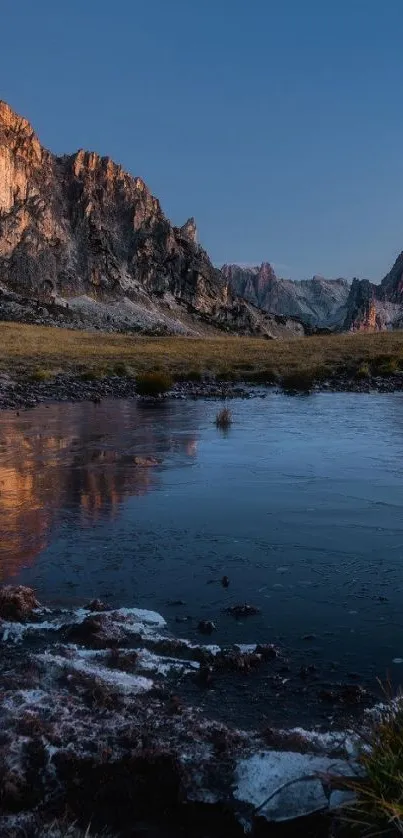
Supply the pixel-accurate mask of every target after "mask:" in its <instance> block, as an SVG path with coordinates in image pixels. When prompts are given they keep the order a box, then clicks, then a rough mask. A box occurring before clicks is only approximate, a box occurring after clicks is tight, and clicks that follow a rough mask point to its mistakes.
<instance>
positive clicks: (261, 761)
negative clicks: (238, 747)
mask: <svg viewBox="0 0 403 838" xmlns="http://www.w3.org/2000/svg"><path fill="white" fill-rule="evenodd" d="M328 774H333V775H335V774H337V775H339V776H351V774H352V768H351V766H350V765H349V763H348V762H347V761H346V760H332V759H330V758H329V757H322V756H313V755H312V754H297V753H287V752H283V751H263V752H261V753H260V754H254V755H253V756H250V757H247V758H246V759H242V760H240V761H239V762H238V764H237V766H236V769H235V783H236V785H235V789H234V797H235V799H236V800H241V801H243V802H245V803H249V804H251V805H252V806H253V807H254V808H258V807H260V806H262V804H263V803H264V801H265V800H267V801H268V802H267V803H266V804H265V806H263V807H262V810H261V812H260V814H262V815H263V816H264V817H265V818H267V820H269V821H286V820H292V819H294V818H298V817H302V816H304V815H309V814H312V813H314V812H320V811H322V810H325V809H328V808H329V807H330V805H331V800H330V798H331V795H330V794H329V793H328V792H327V787H326V783H325V782H322V779H321V777H323V776H324V775H328ZM344 799H347V798H344V797H343V800H344ZM337 800H338V803H339V805H340V802H341V798H337Z"/></svg>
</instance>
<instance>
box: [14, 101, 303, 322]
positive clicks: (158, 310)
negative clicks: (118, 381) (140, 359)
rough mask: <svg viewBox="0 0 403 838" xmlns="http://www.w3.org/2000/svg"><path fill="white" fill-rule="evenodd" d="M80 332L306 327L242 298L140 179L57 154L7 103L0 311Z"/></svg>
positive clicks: (192, 233)
mask: <svg viewBox="0 0 403 838" xmlns="http://www.w3.org/2000/svg"><path fill="white" fill-rule="evenodd" d="M25 312H26V316H27V319H28V321H29V322H34V323H38V322H39V323H46V324H47V323H49V324H50V323H56V324H58V325H72V326H73V327H74V326H78V327H81V328H83V327H84V328H88V327H89V326H90V327H91V326H95V327H96V328H101V329H107V330H109V331H111V330H113V331H116V330H123V331H126V330H134V331H145V332H147V331H149V332H151V333H185V334H205V333H206V332H207V333H208V331H209V330H211V329H213V330H217V329H220V330H225V331H229V332H235V333H237V332H241V333H248V334H255V333H256V334H266V335H267V336H269V337H281V336H283V335H284V334H294V333H295V334H304V328H303V326H302V324H300V323H299V322H296V321H294V320H287V319H285V320H283V321H281V322H279V321H277V320H276V319H275V318H274V317H271V316H268V315H267V314H264V313H262V312H259V310H258V309H257V308H256V307H255V306H253V305H251V304H250V303H248V302H245V301H244V300H241V299H236V297H235V296H234V294H233V293H232V292H231V290H230V289H229V288H228V284H227V283H226V281H225V278H224V277H223V276H222V274H221V272H220V271H219V270H217V269H216V268H215V267H214V266H213V265H212V263H211V261H210V260H209V258H208V255H207V253H206V252H205V251H204V250H203V248H202V247H201V246H200V245H199V244H198V243H197V230H196V224H195V221H194V219H193V218H190V219H189V220H188V221H187V222H186V223H185V224H184V225H183V226H182V227H175V226H173V225H172V224H171V223H170V222H169V220H168V219H167V218H166V216H165V215H164V213H163V211H162V209H161V206H160V203H159V201H158V200H157V198H155V197H154V196H153V195H152V194H151V192H150V191H149V190H148V188H147V186H146V185H145V183H144V181H143V180H142V179H141V178H140V177H132V176H131V175H130V174H128V173H127V172H125V171H124V170H123V169H122V167H121V166H119V165H117V164H116V163H114V162H113V161H112V160H111V159H110V158H108V157H100V156H99V155H98V154H95V153H94V152H87V151H84V150H80V151H78V152H76V153H75V154H72V155H65V156H63V157H57V156H55V155H53V154H51V153H50V152H49V151H47V150H46V149H44V148H43V147H42V145H41V143H40V142H39V140H38V138H37V136H36V134H35V132H34V130H33V128H32V127H31V125H30V123H29V122H28V121H27V120H26V119H23V118H21V117H19V116H18V115H17V114H16V113H15V112H14V111H13V110H12V109H11V108H10V107H9V105H7V104H6V103H5V102H3V101H0V316H1V318H2V319H21V320H24V319H25Z"/></svg>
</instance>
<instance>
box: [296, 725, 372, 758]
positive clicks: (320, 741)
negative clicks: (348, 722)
mask: <svg viewBox="0 0 403 838" xmlns="http://www.w3.org/2000/svg"><path fill="white" fill-rule="evenodd" d="M284 733H286V734H290V733H291V734H293V733H294V734H295V735H296V736H300V737H301V739H303V740H304V742H306V743H307V744H308V745H311V746H312V747H314V748H317V749H318V750H321V751H323V753H325V754H329V753H331V752H332V751H335V750H343V751H344V752H345V753H346V755H347V756H349V757H354V756H356V755H357V745H358V741H359V737H358V736H356V735H355V734H354V733H353V732H352V731H350V730H335V731H327V732H326V733H321V732H320V731H317V730H305V728H303V727H294V728H292V729H291V730H287V731H284Z"/></svg>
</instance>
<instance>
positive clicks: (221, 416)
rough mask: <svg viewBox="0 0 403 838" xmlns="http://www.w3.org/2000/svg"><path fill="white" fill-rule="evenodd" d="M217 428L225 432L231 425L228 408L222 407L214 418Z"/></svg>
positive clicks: (230, 414) (230, 415)
mask: <svg viewBox="0 0 403 838" xmlns="http://www.w3.org/2000/svg"><path fill="white" fill-rule="evenodd" d="M215 423H216V426H217V428H221V430H227V429H228V428H229V427H230V426H231V425H232V413H231V411H230V409H229V407H222V408H221V410H219V411H218V413H217V416H216V418H215Z"/></svg>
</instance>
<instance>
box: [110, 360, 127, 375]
mask: <svg viewBox="0 0 403 838" xmlns="http://www.w3.org/2000/svg"><path fill="white" fill-rule="evenodd" d="M113 373H114V375H119V376H120V377H122V378H124V377H126V376H128V375H130V371H129V368H128V366H127V364H125V363H124V361H118V363H117V364H115V366H114V367H113Z"/></svg>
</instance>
